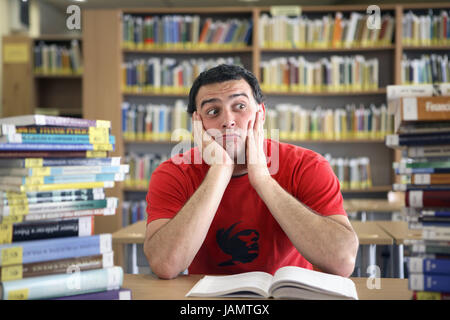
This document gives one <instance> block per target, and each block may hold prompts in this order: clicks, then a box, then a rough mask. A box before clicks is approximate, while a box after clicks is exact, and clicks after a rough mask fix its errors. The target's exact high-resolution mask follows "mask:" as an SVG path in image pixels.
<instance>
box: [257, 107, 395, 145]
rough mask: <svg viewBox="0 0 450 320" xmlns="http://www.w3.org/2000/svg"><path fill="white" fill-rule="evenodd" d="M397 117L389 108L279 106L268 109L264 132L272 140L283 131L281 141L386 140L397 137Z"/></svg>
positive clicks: (280, 135) (280, 136)
mask: <svg viewBox="0 0 450 320" xmlns="http://www.w3.org/2000/svg"><path fill="white" fill-rule="evenodd" d="M393 127H394V122H393V117H392V115H389V114H388V112H387V107H386V105H384V104H382V105H380V106H378V107H377V106H375V105H374V104H371V105H370V106H364V105H362V104H361V105H359V106H358V107H357V106H356V105H355V104H348V105H346V106H344V107H338V108H322V107H320V106H316V107H315V108H313V109H306V108H302V106H300V105H294V104H277V105H275V108H274V109H267V113H266V121H265V123H264V128H265V129H266V130H267V136H268V137H272V132H273V130H275V129H278V130H279V138H280V139H281V140H308V139H311V140H330V141H333V140H342V139H373V140H377V139H384V137H385V136H386V134H389V133H393Z"/></svg>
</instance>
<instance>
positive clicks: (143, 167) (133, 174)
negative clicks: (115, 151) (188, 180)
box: [125, 152, 170, 189]
mask: <svg viewBox="0 0 450 320" xmlns="http://www.w3.org/2000/svg"><path fill="white" fill-rule="evenodd" d="M169 157H170V155H165V154H156V153H147V154H137V153H133V152H132V153H129V154H126V155H125V159H126V161H127V163H128V164H129V165H130V172H129V173H128V174H127V175H126V177H125V186H126V187H129V188H143V189H146V188H148V184H149V183H150V177H151V175H152V173H153V171H155V169H156V168H157V167H158V166H159V165H160V164H161V163H162V162H164V161H166V160H167V159H169Z"/></svg>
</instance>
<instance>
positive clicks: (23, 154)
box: [0, 150, 108, 161]
mask: <svg viewBox="0 0 450 320" xmlns="http://www.w3.org/2000/svg"><path fill="white" fill-rule="evenodd" d="M107 156H108V153H107V151H90V150H88V151H50V150H49V151H34V150H31V151H30V150H28V151H22V150H18V151H2V152H0V160H5V159H8V160H7V161H9V160H20V159H31V158H54V159H62V158H65V159H68V158H82V157H85V158H87V159H89V158H106V157H107Z"/></svg>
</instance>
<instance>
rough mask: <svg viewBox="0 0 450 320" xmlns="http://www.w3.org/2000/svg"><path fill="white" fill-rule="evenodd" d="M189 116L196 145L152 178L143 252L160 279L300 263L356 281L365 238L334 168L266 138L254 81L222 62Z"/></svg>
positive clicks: (198, 87) (194, 95)
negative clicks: (355, 227)
mask: <svg viewBox="0 0 450 320" xmlns="http://www.w3.org/2000/svg"><path fill="white" fill-rule="evenodd" d="M188 112H189V113H191V114H192V119H193V128H194V130H193V131H194V140H195V142H196V145H197V147H195V148H192V149H190V150H189V151H187V152H185V153H183V154H181V155H177V156H174V157H172V158H171V159H170V160H168V161H166V162H164V163H162V164H161V165H160V166H159V167H158V168H157V169H156V170H155V172H154V173H153V175H152V178H151V181H150V186H149V191H148V194H147V204H148V205H147V213H148V221H147V230H146V239H145V242H144V252H145V254H146V256H147V259H148V261H149V264H150V267H151V269H152V271H153V272H154V273H155V274H156V275H158V276H159V277H161V278H166V279H170V278H173V277H176V276H177V275H178V274H179V273H180V272H181V271H183V270H185V269H186V268H188V269H189V272H190V273H201V274H233V273H239V272H246V271H266V272H269V273H272V274H273V273H274V272H275V271H276V270H277V269H278V268H280V267H283V266H288V265H295V266H299V267H304V268H308V269H312V267H313V265H314V266H316V267H317V268H319V269H321V270H322V271H324V272H330V273H334V274H339V275H342V276H349V275H350V274H351V273H352V271H353V268H354V263H355V259H356V252H357V248H358V239H357V237H356V235H355V233H354V231H353V229H352V227H351V224H350V222H349V221H348V218H347V215H346V213H345V211H344V209H343V206H342V202H343V200H342V195H341V193H340V190H339V182H338V180H337V178H336V176H335V175H334V173H333V171H332V170H331V167H330V166H329V164H328V162H327V161H326V160H325V159H324V158H323V157H322V156H320V155H319V154H317V153H315V152H313V151H311V150H308V149H304V148H301V147H297V146H293V145H289V144H285V143H279V142H277V141H273V140H270V139H264V132H263V123H264V116H265V106H264V103H263V98H262V94H261V89H260V87H259V84H258V82H257V80H256V78H255V77H254V76H253V75H252V74H251V73H250V72H249V71H247V70H245V69H243V68H241V67H237V66H228V65H220V66H218V67H215V68H212V69H210V70H208V71H206V72H203V73H202V74H200V75H199V77H198V78H197V79H196V80H195V82H194V84H193V86H192V88H191V91H190V94H189V105H188Z"/></svg>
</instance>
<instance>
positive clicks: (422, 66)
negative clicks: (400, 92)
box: [401, 54, 450, 85]
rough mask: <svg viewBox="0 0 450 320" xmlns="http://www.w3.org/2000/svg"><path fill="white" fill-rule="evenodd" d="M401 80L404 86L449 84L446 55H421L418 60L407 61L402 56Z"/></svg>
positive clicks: (449, 69) (449, 65)
mask: <svg viewBox="0 0 450 320" xmlns="http://www.w3.org/2000/svg"><path fill="white" fill-rule="evenodd" d="M401 79H402V83H403V84H406V85H408V84H422V83H448V82H450V64H449V62H448V55H437V54H431V55H422V56H421V57H420V58H419V59H408V58H407V57H406V56H405V55H404V56H403V59H402V62H401Z"/></svg>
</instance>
